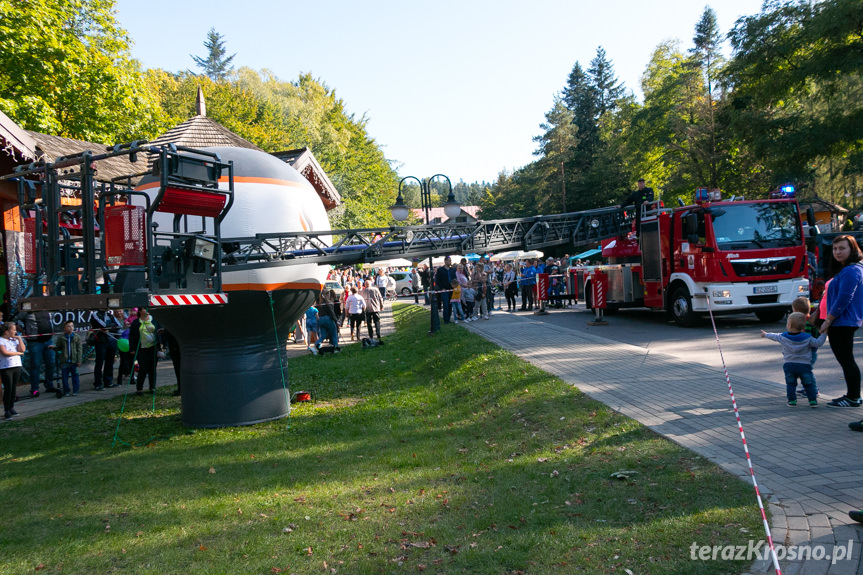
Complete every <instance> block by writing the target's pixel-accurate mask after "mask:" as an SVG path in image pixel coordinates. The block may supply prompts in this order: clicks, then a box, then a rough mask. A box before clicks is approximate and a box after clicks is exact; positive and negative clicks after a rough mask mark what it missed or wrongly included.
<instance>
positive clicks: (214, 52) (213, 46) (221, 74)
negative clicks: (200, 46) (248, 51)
mask: <svg viewBox="0 0 863 575" xmlns="http://www.w3.org/2000/svg"><path fill="white" fill-rule="evenodd" d="M223 38H224V37H223V36H222V35H221V34H219V33H218V32H216V29H215V28H210V31H209V32H207V39H206V40H205V41H204V48H206V49H207V56H206V57H204V58H201V57H200V56H195V55H192V54H190V56H191V57H192V60H194V62H195V64H197V66H198V67H199V68H200V69H201V70H203V72H204V75H205V76H206V77H208V78H209V79H210V80H213V81H219V80H224V79H225V77H226V76H227V75H228V73H229V72H231V71H233V69H234V68H233V67H232V66H231V61H232V60H233V59H234V56H236V55H237V54H236V53H235V54H231V55H230V56H227V57H226V56H225V54H227V53H228V51H227V50H225V41H224V39H223Z"/></svg>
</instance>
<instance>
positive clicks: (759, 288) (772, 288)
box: [753, 286, 779, 293]
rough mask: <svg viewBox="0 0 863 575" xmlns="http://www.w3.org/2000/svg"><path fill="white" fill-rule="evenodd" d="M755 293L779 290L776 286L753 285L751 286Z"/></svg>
mask: <svg viewBox="0 0 863 575" xmlns="http://www.w3.org/2000/svg"><path fill="white" fill-rule="evenodd" d="M753 291H754V292H755V293H776V292H778V291H779V287H778V286H755V287H754V288H753Z"/></svg>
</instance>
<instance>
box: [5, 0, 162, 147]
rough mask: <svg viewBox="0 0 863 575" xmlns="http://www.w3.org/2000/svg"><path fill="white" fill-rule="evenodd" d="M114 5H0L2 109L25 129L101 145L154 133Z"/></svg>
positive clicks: (37, 1)
mask: <svg viewBox="0 0 863 575" xmlns="http://www.w3.org/2000/svg"><path fill="white" fill-rule="evenodd" d="M129 43H130V40H129V37H128V35H127V34H126V32H125V30H123V29H122V28H120V26H119V25H118V23H117V21H116V20H115V18H114V0H28V1H27V2H21V1H20V0H0V109H2V110H3V111H4V112H5V113H6V114H7V115H8V116H9V117H11V118H12V119H13V120H15V121H16V122H17V123H18V124H19V125H21V126H23V127H24V128H27V129H30V130H36V131H40V132H46V133H49V134H57V135H60V136H66V137H70V138H77V139H83V140H89V141H95V142H102V143H115V142H117V141H124V140H125V141H128V140H131V139H133V138H140V137H141V136H142V135H144V136H150V135H152V133H151V130H152V126H154V125H155V126H159V125H161V123H162V120H163V118H162V117H161V112H160V111H159V109H158V107H157V106H156V102H155V100H154V99H153V97H152V96H151V94H150V93H149V92H148V91H147V90H145V89H144V86H143V83H142V74H141V70H140V68H139V65H138V63H137V62H136V61H134V60H132V59H131V56H130V54H129Z"/></svg>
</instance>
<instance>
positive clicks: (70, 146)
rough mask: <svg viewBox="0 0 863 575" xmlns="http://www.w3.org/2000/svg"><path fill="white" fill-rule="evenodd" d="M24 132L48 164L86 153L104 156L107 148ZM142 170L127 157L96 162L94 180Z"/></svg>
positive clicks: (90, 143)
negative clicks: (62, 158) (65, 157)
mask: <svg viewBox="0 0 863 575" xmlns="http://www.w3.org/2000/svg"><path fill="white" fill-rule="evenodd" d="M24 131H25V132H26V133H27V135H29V136H30V137H31V138H33V140H34V141H35V142H36V150H37V151H38V152H41V154H40V159H41V158H43V157H44V159H45V160H46V161H48V162H54V161H56V160H57V159H58V158H61V157H64V156H74V155H76V154H80V153H82V152H87V151H89V152H92V153H93V154H94V155H96V154H104V153H105V152H106V151H107V149H108V146H106V145H105V144H97V143H95V142H85V141H83V140H73V139H72V138H63V137H61V136H49V135H48V134H41V133H39V132H33V131H30V130H24ZM144 170H146V166H145V165H144V163H143V162H139V163H137V164H132V163H131V162H129V157H128V156H117V157H115V158H108V159H106V160H102V161H100V162H98V164H97V165H96V174H95V176H94V179H96V180H98V181H100V182H109V181H111V180H113V179H114V178H120V177H124V176H128V175H130V174H136V173H139V172H143V171H144Z"/></svg>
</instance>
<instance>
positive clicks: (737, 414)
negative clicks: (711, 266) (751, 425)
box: [707, 295, 782, 575]
mask: <svg viewBox="0 0 863 575" xmlns="http://www.w3.org/2000/svg"><path fill="white" fill-rule="evenodd" d="M707 311H708V312H709V313H710V323H711V324H713V335H714V337H715V338H716V347H717V348H719V358H720V359H721V360H722V369H723V370H725V381H726V383H728V393H729V395H731V405H732V406H734V416H735V417H737V429H739V430H740V439H741V440H742V441H743V451H744V453H746V464H747V465H748V466H749V476H750V477H751V478H752V485H753V487H755V497H756V498H757V499H758V509H760V510H761V522H762V523H763V524H764V532H765V533H766V534H767V543H768V544H769V545H770V554H771V556H772V557H773V567H774V568H775V569H776V575H782V570H781V569H780V568H779V559H778V557H776V549H775V548H774V547H773V536H772V535H771V533H770V525H769V524H768V523H767V514H766V513H765V511H764V503H763V502H762V501H761V491H760V490H759V489H758V482H757V481H756V480H755V469H754V468H753V467H752V458H751V457H750V455H749V446H748V445H747V444H746V435H745V434H744V433H743V423H741V421H740V411H739V410H738V409H737V400H736V399H735V397H734V388H732V387H731V377H729V375H728V367H727V366H726V365H725V356H724V355H723V354H722V345H721V344H720V343H719V332H718V331H717V330H716V320H714V318H713V309H712V308H711V307H710V296H709V295H708V296H707Z"/></svg>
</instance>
